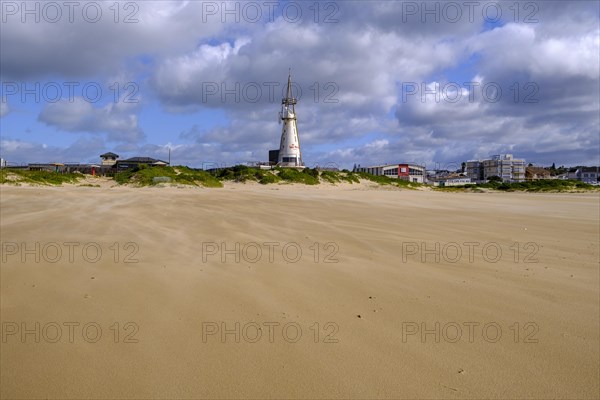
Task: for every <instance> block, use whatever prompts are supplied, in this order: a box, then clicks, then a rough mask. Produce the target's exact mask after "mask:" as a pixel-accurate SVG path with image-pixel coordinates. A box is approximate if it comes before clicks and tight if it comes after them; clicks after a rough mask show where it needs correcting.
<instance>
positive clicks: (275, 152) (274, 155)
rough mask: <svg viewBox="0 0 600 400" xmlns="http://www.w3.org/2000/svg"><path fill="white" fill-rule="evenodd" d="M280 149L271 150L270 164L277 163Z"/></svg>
mask: <svg viewBox="0 0 600 400" xmlns="http://www.w3.org/2000/svg"><path fill="white" fill-rule="evenodd" d="M278 159H279V150H269V165H277V160H278Z"/></svg>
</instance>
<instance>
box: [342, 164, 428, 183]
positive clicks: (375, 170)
mask: <svg viewBox="0 0 600 400" xmlns="http://www.w3.org/2000/svg"><path fill="white" fill-rule="evenodd" d="M354 171H355V172H366V173H368V174H371V175H383V176H387V177H390V178H397V179H402V180H405V181H409V182H416V183H425V167H423V166H421V165H417V164H385V165H376V166H372V167H361V166H360V165H359V166H357V167H356V168H355V169H354Z"/></svg>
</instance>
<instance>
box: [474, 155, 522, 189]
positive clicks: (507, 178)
mask: <svg viewBox="0 0 600 400" xmlns="http://www.w3.org/2000/svg"><path fill="white" fill-rule="evenodd" d="M465 168H466V172H467V177H468V178H471V180H472V181H473V182H485V181H487V180H488V179H490V178H491V177H492V176H499V177H500V178H502V181H503V182H524V181H525V160H524V159H518V158H513V155H512V154H499V155H495V156H492V158H491V159H486V160H469V161H467V163H466V167H465Z"/></svg>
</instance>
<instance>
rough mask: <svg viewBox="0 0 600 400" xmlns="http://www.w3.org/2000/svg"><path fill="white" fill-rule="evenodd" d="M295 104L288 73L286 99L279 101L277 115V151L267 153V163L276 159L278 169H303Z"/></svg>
mask: <svg viewBox="0 0 600 400" xmlns="http://www.w3.org/2000/svg"><path fill="white" fill-rule="evenodd" d="M297 102H298V101H297V99H296V98H295V97H293V96H292V74H291V73H290V74H289V75H288V83H287V92H286V97H285V98H283V99H282V100H281V112H280V113H279V118H280V120H281V121H282V123H283V127H282V129H281V140H280V142H279V150H271V151H269V162H270V163H274V161H275V157H277V162H276V165H277V166H280V167H302V168H303V167H304V163H303V162H302V152H301V151H300V140H299V138H298V126H297V120H296V108H295V106H296V103H297Z"/></svg>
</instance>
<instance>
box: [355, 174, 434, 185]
mask: <svg viewBox="0 0 600 400" xmlns="http://www.w3.org/2000/svg"><path fill="white" fill-rule="evenodd" d="M358 176H359V177H361V178H362V179H367V180H370V181H371V182H375V183H378V184H380V185H392V186H398V187H403V188H407V189H415V188H417V187H420V186H423V184H421V183H416V182H409V181H405V180H403V179H398V178H390V177H389V176H385V175H372V174H368V173H366V172H359V173H358Z"/></svg>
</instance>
